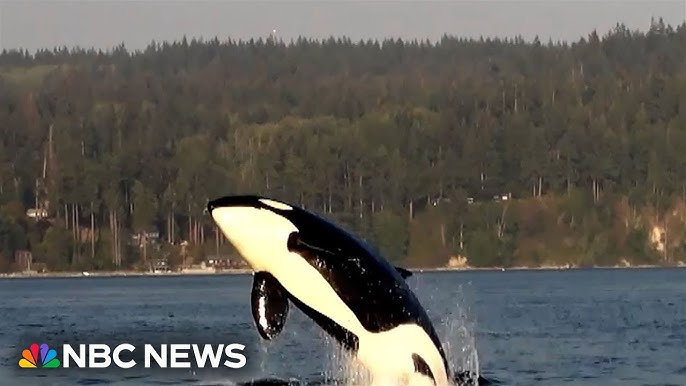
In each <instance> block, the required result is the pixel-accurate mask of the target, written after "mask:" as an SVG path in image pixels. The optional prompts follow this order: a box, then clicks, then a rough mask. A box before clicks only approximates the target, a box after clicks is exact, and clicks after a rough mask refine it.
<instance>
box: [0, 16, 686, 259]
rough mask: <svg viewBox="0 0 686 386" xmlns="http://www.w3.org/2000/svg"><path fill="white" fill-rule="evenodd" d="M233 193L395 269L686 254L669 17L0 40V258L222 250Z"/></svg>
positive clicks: (676, 72) (677, 43) (682, 114)
mask: <svg viewBox="0 0 686 386" xmlns="http://www.w3.org/2000/svg"><path fill="white" fill-rule="evenodd" d="M238 193H259V194H262V195H268V196H271V197H274V198H277V199H281V200H285V201H287V202H292V203H295V204H299V205H302V206H304V207H305V208H307V209H312V210H315V211H317V212H319V213H321V214H322V215H324V216H326V217H329V218H332V219H334V220H335V221H338V222H340V223H341V224H343V225H344V226H345V227H347V228H349V229H351V230H353V231H355V232H358V233H359V234H360V235H362V236H363V237H364V238H365V239H367V240H369V241H370V242H372V243H373V244H374V245H375V246H376V247H378V249H379V250H380V251H381V252H382V253H383V254H384V255H385V256H386V257H387V258H389V259H390V260H392V261H394V262H397V263H398V264H404V265H405V266H414V267H420V266H424V267H435V266H445V265H446V264H447V263H448V261H449V259H450V258H451V257H453V261H455V260H457V259H456V258H457V257H464V258H466V259H467V264H469V265H471V266H542V265H566V264H570V265H573V266H608V265H616V264H656V265H660V264H665V265H672V264H677V263H678V262H679V261H682V260H683V261H686V24H682V25H680V26H677V27H673V26H668V25H665V24H664V23H663V22H662V21H661V20H660V21H654V22H653V23H652V26H651V28H650V29H649V30H648V31H644V32H639V31H632V30H629V29H627V28H626V27H624V26H623V25H621V24H619V25H617V26H616V28H614V29H613V30H612V31H608V32H604V33H601V32H595V31H594V32H592V33H590V34H589V35H588V36H587V37H586V38H583V39H580V40H579V41H576V42H570V43H554V42H541V41H539V40H538V39H535V40H534V41H531V42H527V41H524V40H523V39H522V38H519V37H516V38H508V39H463V38H457V37H449V36H445V37H444V38H442V39H441V40H440V41H438V42H433V43H430V42H428V41H401V40H384V41H371V40H370V41H360V42H353V41H351V40H349V39H346V38H330V39H328V40H323V41H317V40H308V39H298V40H297V41H293V42H282V41H276V40H274V39H272V38H266V39H255V40H250V41H233V40H219V39H214V40H210V41H197V40H192V41H189V40H187V39H183V40H181V41H177V42H174V43H155V42H153V43H151V44H150V45H149V46H148V47H147V49H145V50H142V51H136V52H130V51H129V50H127V49H126V48H125V47H124V46H123V45H122V46H119V47H116V48H114V49H112V50H108V51H99V50H94V49H90V50H87V49H67V48H56V49H52V50H40V51H38V52H34V53H29V52H25V51H23V50H13V51H5V52H3V53H2V54H1V55H0V271H9V270H15V269H17V264H16V263H15V255H20V254H21V253H19V254H17V253H16V252H17V251H24V250H28V251H31V253H32V254H33V261H34V263H44V264H45V266H46V267H47V269H49V270H95V269H124V268H127V269H128V268H133V267H142V266H145V265H146V263H147V262H149V261H152V259H156V258H160V257H166V258H168V259H169V260H170V261H171V262H172V263H173V264H176V265H180V264H182V263H185V264H189V263H191V262H195V263H198V262H200V261H202V260H204V259H206V258H207V257H208V256H214V255H217V254H219V255H223V256H226V255H230V254H232V253H233V251H232V249H231V247H230V245H229V244H228V242H227V241H226V240H225V239H223V238H222V237H220V236H218V234H217V231H216V229H215V227H214V225H213V224H212V222H211V219H210V218H209V216H208V215H207V214H205V213H203V209H204V208H205V205H206V202H207V200H208V199H210V198H214V197H217V196H221V195H226V194H238Z"/></svg>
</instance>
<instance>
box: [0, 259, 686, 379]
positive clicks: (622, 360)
mask: <svg viewBox="0 0 686 386" xmlns="http://www.w3.org/2000/svg"><path fill="white" fill-rule="evenodd" d="M251 280H252V278H251V276H249V275H222V276H186V277H117V278H93V277H89V278H86V277H84V278H64V279H57V278H56V279H6V280H0V385H75V384H122V385H150V384H166V385H172V384H196V385H200V384H204V385H208V384H221V385H232V384H235V383H236V382H241V381H246V380H250V379H258V378H259V379H262V378H267V377H270V376H275V377H278V378H281V379H289V378H293V379H296V380H298V381H301V382H303V383H318V384H321V383H323V382H324V383H326V380H327V379H329V378H330V377H331V378H334V379H340V378H341V377H342V376H343V375H342V374H343V373H342V370H341V367H342V366H343V365H344V361H343V360H342V359H341V358H340V355H339V353H338V352H337V350H336V345H335V343H334V342H332V341H330V340H328V339H325V336H324V335H323V334H322V333H321V332H320V331H319V329H318V328H317V327H316V326H315V325H314V324H313V323H312V322H311V321H310V320H308V319H307V318H306V317H305V316H303V315H302V314H301V313H300V312H299V311H297V310H296V309H295V308H291V314H290V315H289V320H288V321H287V323H286V327H285V329H284V332H283V333H282V335H281V336H280V337H278V338H277V339H276V340H275V341H274V342H266V343H265V342H264V341H261V340H260V339H259V337H258V334H257V332H256V331H255V329H254V327H253V322H252V317H251V314H250V308H249V291H250V288H251ZM408 281H409V282H410V284H411V285H412V287H413V288H415V290H416V292H417V294H418V296H419V298H420V300H421V301H422V302H423V304H424V305H425V307H426V308H427V311H428V312H429V315H430V316H431V317H432V318H433V319H434V321H435V324H436V328H437V330H438V331H439V334H440V335H441V336H442V337H443V339H444V340H445V344H446V346H448V347H447V349H448V352H449V356H450V361H451V363H452V364H453V365H454V366H456V367H460V368H463V369H467V370H472V371H475V370H480V371H481V374H482V375H484V376H485V377H486V378H488V379H492V380H496V381H498V382H499V384H502V385H625V386H628V385H686V300H685V299H686V270H685V269H650V270H647V269H646V270H639V269H635V270H582V271H507V272H499V271H495V272H436V273H422V274H415V275H414V276H413V277H412V278H410V279H408ZM34 341H40V342H37V343H42V342H43V341H45V342H47V343H48V344H50V346H51V347H58V348H59V347H61V344H62V343H114V344H117V343H122V342H129V343H132V344H134V345H136V346H137V345H139V344H140V345H142V344H144V343H165V342H166V343H213V344H218V343H225V344H229V343H243V344H245V345H246V351H245V353H246V356H247V358H248V365H246V367H245V368H243V369H240V370H232V369H224V370H217V369H199V370H198V369H196V370H192V369H191V370H189V369H172V370H160V369H144V368H140V367H137V368H134V369H129V370H121V369H117V370H114V369H105V370H100V369H63V368H60V369H50V370H48V369H19V368H18V365H17V361H18V360H19V358H20V355H21V354H20V353H21V350H23V349H24V348H26V346H28V345H29V344H30V343H32V342H34ZM60 357H61V354H60Z"/></svg>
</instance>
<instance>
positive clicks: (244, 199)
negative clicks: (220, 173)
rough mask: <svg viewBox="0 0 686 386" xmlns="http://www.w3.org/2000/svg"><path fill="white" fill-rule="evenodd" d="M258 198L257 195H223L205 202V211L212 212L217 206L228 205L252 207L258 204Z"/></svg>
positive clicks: (223, 206)
mask: <svg viewBox="0 0 686 386" xmlns="http://www.w3.org/2000/svg"><path fill="white" fill-rule="evenodd" d="M259 200H260V198H259V197H258V196H247V195H246V196H225V197H220V198H217V199H215V200H212V201H210V202H208V203H207V211H208V212H209V213H210V214H212V211H213V210H214V209H217V208H228V207H240V206H243V207H254V208H258V207H259V206H260V201H259Z"/></svg>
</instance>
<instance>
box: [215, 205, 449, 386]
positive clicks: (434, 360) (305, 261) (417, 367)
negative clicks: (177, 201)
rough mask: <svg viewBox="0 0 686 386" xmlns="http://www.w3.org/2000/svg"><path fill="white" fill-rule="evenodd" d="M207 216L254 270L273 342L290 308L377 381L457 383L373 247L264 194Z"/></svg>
mask: <svg viewBox="0 0 686 386" xmlns="http://www.w3.org/2000/svg"><path fill="white" fill-rule="evenodd" d="M207 210H208V212H209V213H210V215H211V217H212V219H213V220H214V222H215V223H216V224H217V226H218V227H219V229H220V230H221V232H222V233H223V234H224V235H225V236H226V237H227V238H228V240H229V241H230V242H231V243H232V244H233V245H234V247H235V248H236V250H237V251H238V253H239V254H240V255H241V256H242V257H243V258H244V259H245V260H246V262H247V263H248V265H249V266H250V267H251V268H252V270H253V271H254V281H253V286H252V293H251V309H252V316H253V318H254V323H255V326H256V329H257V331H258V332H259V334H260V336H261V337H262V338H263V339H266V340H271V339H273V338H274V337H276V336H278V334H279V333H280V332H281V331H282V330H283V328H284V324H285V322H286V318H287V315H288V310H289V302H290V303H292V304H293V305H295V306H296V307H297V308H299V309H300V310H301V311H302V312H303V313H304V314H305V315H307V316H308V317H309V318H311V319H312V320H313V321H314V322H315V323H316V324H317V325H319V326H320V327H321V328H322V329H323V330H324V331H325V332H326V333H328V334H329V335H331V336H332V337H333V338H335V339H336V340H337V341H338V342H339V344H341V345H342V346H343V347H344V348H345V349H347V350H348V351H349V352H352V353H353V354H354V358H355V359H356V360H357V361H359V363H361V364H362V365H363V366H364V367H365V368H366V369H367V370H369V373H370V374H371V376H372V377H373V382H374V384H381V383H386V382H388V383H389V384H394V385H397V384H402V383H403V382H408V383H407V384H411V385H421V384H426V385H435V386H445V385H449V381H448V380H449V379H451V373H450V371H451V370H450V367H449V365H448V362H447V360H446V355H445V352H444V350H443V346H442V345H441V342H440V340H439V339H438V336H437V334H436V331H435V330H434V327H433V325H432V322H431V320H430V318H429V317H428V315H427V313H426V311H425V310H424V308H423V307H422V305H421V304H420V302H419V300H418V299H417V297H416V296H415V294H414V293H413V292H412V290H411V289H410V287H409V286H408V284H407V283H406V282H405V279H406V278H407V277H409V276H410V275H411V274H412V273H411V272H410V271H408V270H405V269H403V268H399V267H394V266H393V265H391V264H390V263H389V262H388V261H386V260H385V259H384V258H382V257H381V256H380V255H379V254H378V252H376V250H375V249H373V248H371V247H370V246H369V245H368V244H367V243H365V242H364V241H362V240H361V239H359V238H357V237H356V236H354V235H353V234H352V233H350V232H348V231H346V230H344V229H343V228H342V227H339V226H338V225H336V224H334V223H332V222H331V221H328V220H326V219H324V218H323V217H321V216H319V215H317V214H315V213H313V212H310V211H307V210H305V209H303V208H300V207H297V206H294V205H290V204H287V203H284V202H281V201H277V200H274V199H270V198H266V197H260V196H255V195H241V196H226V197H221V198H218V199H215V200H212V201H210V202H209V203H208V205H207Z"/></svg>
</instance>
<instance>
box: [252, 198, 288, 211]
mask: <svg viewBox="0 0 686 386" xmlns="http://www.w3.org/2000/svg"><path fill="white" fill-rule="evenodd" d="M260 202H261V203H263V204H265V205H267V206H271V207H272V208H274V209H281V210H293V208H292V207H291V206H289V205H286V204H284V203H283V202H278V201H274V200H270V199H268V198H261V199H260Z"/></svg>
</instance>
